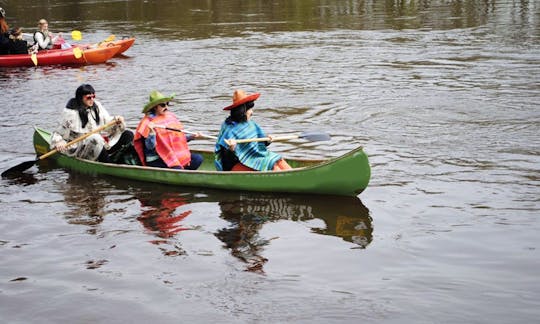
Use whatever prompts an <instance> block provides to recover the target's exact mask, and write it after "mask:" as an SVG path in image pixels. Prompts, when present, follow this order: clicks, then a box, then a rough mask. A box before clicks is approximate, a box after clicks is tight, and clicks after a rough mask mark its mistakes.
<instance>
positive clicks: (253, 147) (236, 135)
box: [214, 119, 281, 171]
mask: <svg viewBox="0 0 540 324" xmlns="http://www.w3.org/2000/svg"><path fill="white" fill-rule="evenodd" d="M256 137H266V135H265V134H264V132H263V130H262V129H261V127H259V125H257V123H256V122H254V121H251V120H250V121H246V122H241V123H237V122H234V121H230V120H228V119H227V120H225V121H224V122H223V124H221V130H220V132H219V135H218V139H217V141H216V148H215V151H214V153H215V164H216V169H217V170H218V171H223V165H222V163H221V149H222V148H223V149H225V150H228V149H229V145H227V143H225V140H227V139H237V140H238V139H244V138H256ZM234 154H235V155H236V157H237V158H238V160H239V161H240V162H241V163H242V164H244V165H245V166H247V167H250V168H252V169H255V170H258V171H270V170H272V169H273V168H274V164H276V162H277V161H279V160H280V159H281V156H280V155H279V154H277V153H274V152H271V151H269V150H268V149H267V148H266V144H265V142H251V143H241V144H237V145H236V148H235V150H234Z"/></svg>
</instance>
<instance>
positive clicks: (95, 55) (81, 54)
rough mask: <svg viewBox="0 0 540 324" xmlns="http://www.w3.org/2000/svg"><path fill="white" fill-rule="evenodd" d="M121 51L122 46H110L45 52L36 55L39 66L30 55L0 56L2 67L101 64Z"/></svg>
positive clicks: (0, 65)
mask: <svg viewBox="0 0 540 324" xmlns="http://www.w3.org/2000/svg"><path fill="white" fill-rule="evenodd" d="M120 49H121V46H120V45H109V46H102V47H97V48H88V49H80V48H68V49H52V50H43V51H39V52H38V53H37V55H36V59H37V64H34V62H33V61H32V56H31V55H30V54H10V55H0V67H8V66H12V67H15V66H34V65H84V64H99V63H104V62H106V61H108V60H109V59H111V58H112V57H113V56H115V55H116V53H117V52H118V51H119V50H120Z"/></svg>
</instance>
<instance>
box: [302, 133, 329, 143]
mask: <svg viewBox="0 0 540 324" xmlns="http://www.w3.org/2000/svg"><path fill="white" fill-rule="evenodd" d="M299 137H300V138H303V139H305V140H307V141H310V142H321V141H329V140H330V135H328V134H326V133H321V132H304V133H302V134H300V136H299Z"/></svg>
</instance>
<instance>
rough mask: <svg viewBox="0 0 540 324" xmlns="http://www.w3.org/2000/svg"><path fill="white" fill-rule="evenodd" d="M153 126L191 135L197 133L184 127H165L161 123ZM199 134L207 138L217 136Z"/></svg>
mask: <svg viewBox="0 0 540 324" xmlns="http://www.w3.org/2000/svg"><path fill="white" fill-rule="evenodd" d="M154 127H157V128H163V129H166V130H170V131H175V132H181V133H186V134H191V135H197V133H195V132H190V131H187V130H185V129H178V128H173V127H167V126H162V125H154ZM201 136H202V137H205V138H209V139H217V137H215V136H212V135H206V134H201Z"/></svg>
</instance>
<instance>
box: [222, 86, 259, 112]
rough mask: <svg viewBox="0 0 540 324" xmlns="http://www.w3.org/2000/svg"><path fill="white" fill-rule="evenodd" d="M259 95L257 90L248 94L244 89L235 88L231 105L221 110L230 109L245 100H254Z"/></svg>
mask: <svg viewBox="0 0 540 324" xmlns="http://www.w3.org/2000/svg"><path fill="white" fill-rule="evenodd" d="M260 95H261V94H260V93H258V92H256V93H253V94H250V95H248V94H247V93H246V92H245V91H244V90H235V91H234V94H233V97H232V101H233V103H232V105H230V106H227V107H225V108H223V110H231V109H233V108H236V107H238V106H240V105H242V104H245V103H246V102H250V101H255V100H257V98H259V96H260Z"/></svg>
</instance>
